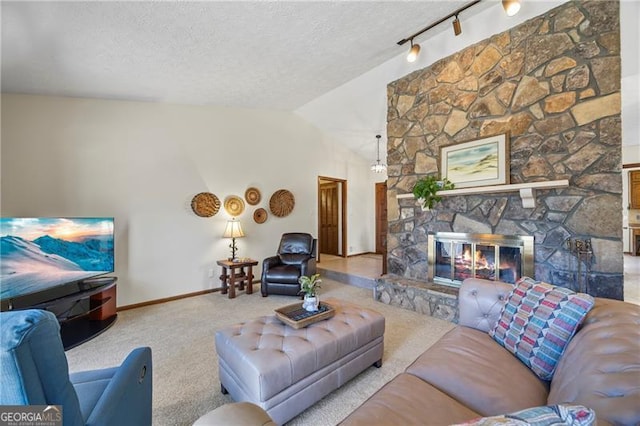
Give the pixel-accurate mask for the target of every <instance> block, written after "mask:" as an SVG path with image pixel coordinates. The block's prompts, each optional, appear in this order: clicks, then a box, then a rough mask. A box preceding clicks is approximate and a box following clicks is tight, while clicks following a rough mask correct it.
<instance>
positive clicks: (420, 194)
mask: <svg viewBox="0 0 640 426" xmlns="http://www.w3.org/2000/svg"><path fill="white" fill-rule="evenodd" d="M453 188H454V184H453V182H451V181H450V180H448V179H447V178H444V179H442V180H439V179H438V178H436V177H435V176H426V177H423V178H422V179H418V181H417V182H416V184H415V185H414V186H413V196H414V197H416V199H417V200H418V201H419V202H420V204H421V206H422V209H423V210H430V209H432V208H433V206H435V205H436V203H439V202H440V201H442V197H441V196H439V195H438V194H437V192H438V191H440V190H443V189H453Z"/></svg>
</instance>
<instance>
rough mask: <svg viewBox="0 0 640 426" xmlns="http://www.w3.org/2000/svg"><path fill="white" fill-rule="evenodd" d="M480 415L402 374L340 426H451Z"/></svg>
mask: <svg viewBox="0 0 640 426" xmlns="http://www.w3.org/2000/svg"><path fill="white" fill-rule="evenodd" d="M496 346H497V345H496ZM478 415H479V413H476V412H474V411H472V410H471V409H469V408H467V407H465V406H464V405H463V404H461V403H460V402H458V401H456V400H455V399H454V398H452V397H450V396H449V395H447V394H446V393H444V392H442V391H440V390H438V389H436V388H435V387H433V386H431V385H430V384H429V383H427V382H425V381H422V380H421V379H419V378H417V377H415V376H412V375H411V374H406V373H401V374H399V375H397V376H396V377H395V378H394V379H393V380H391V381H390V382H388V383H387V384H385V385H384V386H383V387H382V388H381V389H380V390H378V391H377V392H376V393H374V394H373V395H372V396H371V397H370V398H369V399H368V400H366V401H365V402H364V403H363V404H362V405H360V407H358V408H357V409H356V410H355V411H354V412H352V413H351V414H350V415H349V416H348V417H347V418H346V419H344V420H343V421H342V422H341V423H340V425H342V426H346V425H349V426H354V425H362V426H370V425H403V426H405V425H406V426H409V425H425V424H429V425H449V424H452V423H459V422H462V421H465V420H468V419H473V418H476V417H478Z"/></svg>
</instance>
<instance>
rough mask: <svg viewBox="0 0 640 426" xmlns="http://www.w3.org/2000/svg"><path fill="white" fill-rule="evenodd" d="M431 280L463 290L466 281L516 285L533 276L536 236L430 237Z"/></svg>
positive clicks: (455, 234)
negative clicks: (485, 280)
mask: <svg viewBox="0 0 640 426" xmlns="http://www.w3.org/2000/svg"><path fill="white" fill-rule="evenodd" d="M427 260H428V262H429V263H428V274H429V276H428V278H429V281H431V282H434V283H437V284H443V285H448V286H453V287H460V285H461V284H462V281H463V280H464V279H466V278H483V279H487V280H492V281H504V282H508V283H515V282H516V281H517V280H518V279H520V278H521V277H523V276H530V277H533V237H531V236H526V235H498V234H467V233H459V232H438V233H435V234H430V235H429V236H428V253H427Z"/></svg>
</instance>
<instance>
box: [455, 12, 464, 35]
mask: <svg viewBox="0 0 640 426" xmlns="http://www.w3.org/2000/svg"><path fill="white" fill-rule="evenodd" d="M453 33H454V34H455V35H457V36H459V35H460V34H462V25H460V20H459V19H458V15H456V19H454V20H453Z"/></svg>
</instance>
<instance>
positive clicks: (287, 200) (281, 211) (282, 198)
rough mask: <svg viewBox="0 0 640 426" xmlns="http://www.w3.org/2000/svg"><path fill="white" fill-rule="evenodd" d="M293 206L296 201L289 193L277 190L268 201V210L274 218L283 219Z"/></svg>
mask: <svg viewBox="0 0 640 426" xmlns="http://www.w3.org/2000/svg"><path fill="white" fill-rule="evenodd" d="M295 204H296V200H295V198H294V197H293V194H292V193H291V192H290V191H287V190H286V189H279V190H277V191H276V192H274V193H273V195H272V196H271V199H270V200H269V210H271V213H272V214H273V215H274V216H276V217H285V216H288V215H289V213H291V211H292V210H293V206H294V205H295Z"/></svg>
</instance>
